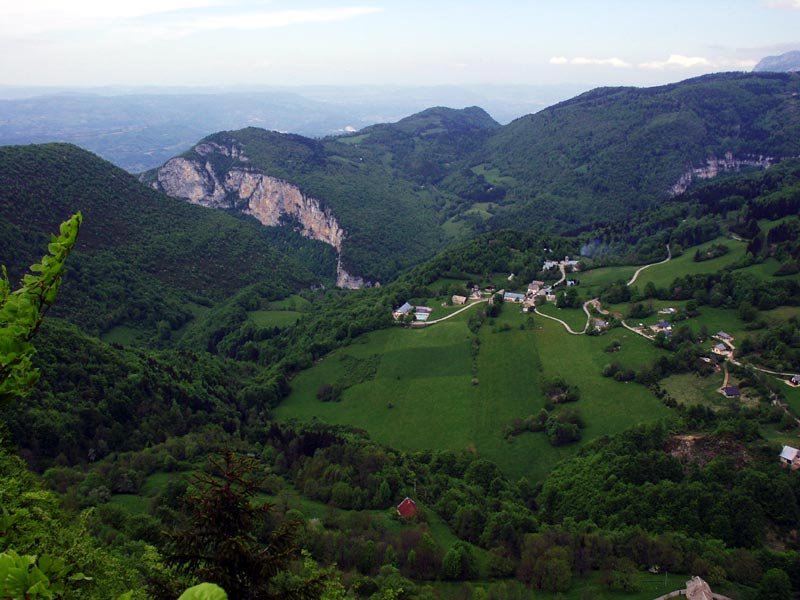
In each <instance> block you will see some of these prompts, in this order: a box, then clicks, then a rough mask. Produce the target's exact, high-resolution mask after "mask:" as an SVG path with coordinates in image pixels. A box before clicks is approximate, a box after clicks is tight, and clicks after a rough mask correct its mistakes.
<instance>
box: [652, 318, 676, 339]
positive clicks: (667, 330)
mask: <svg viewBox="0 0 800 600" xmlns="http://www.w3.org/2000/svg"><path fill="white" fill-rule="evenodd" d="M650 330H651V331H652V332H653V333H663V334H664V335H666V336H667V337H669V336H671V335H672V323H670V322H669V321H664V320H663V319H662V320H661V321H659V322H658V323H656V324H655V325H651V326H650Z"/></svg>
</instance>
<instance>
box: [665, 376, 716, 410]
mask: <svg viewBox="0 0 800 600" xmlns="http://www.w3.org/2000/svg"><path fill="white" fill-rule="evenodd" d="M723 379H724V375H723V374H722V372H721V371H720V372H719V373H714V374H712V375H709V376H708V377H700V376H699V375H697V374H696V373H679V374H677V375H670V376H669V377H667V378H665V379H663V380H662V381H661V387H663V388H664V389H665V390H666V391H667V392H669V394H670V396H672V397H673V398H675V400H677V401H678V403H680V404H685V405H688V406H693V405H699V406H708V407H710V408H714V409H716V408H722V407H723V406H725V404H726V403H728V402H730V400H728V399H726V398H725V397H724V396H723V395H722V394H720V393H719V392H718V391H717V390H718V389H719V388H720V387H721V386H722V381H723Z"/></svg>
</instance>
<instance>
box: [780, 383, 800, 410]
mask: <svg viewBox="0 0 800 600" xmlns="http://www.w3.org/2000/svg"><path fill="white" fill-rule="evenodd" d="M781 391H783V395H784V396H786V403H787V404H788V405H789V410H791V411H792V412H793V413H794V415H795V416H796V417H798V418H800V387H791V386H789V385H786V387H785V388H781Z"/></svg>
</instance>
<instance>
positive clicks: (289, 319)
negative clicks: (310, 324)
mask: <svg viewBox="0 0 800 600" xmlns="http://www.w3.org/2000/svg"><path fill="white" fill-rule="evenodd" d="M302 316H303V313H301V312H297V311H296V310H253V311H250V312H249V313H247V317H248V318H249V319H250V320H251V321H252V322H253V323H255V324H256V325H257V326H259V327H290V326H292V325H294V324H295V323H297V322H298V321H299V320H300V319H301V317H302Z"/></svg>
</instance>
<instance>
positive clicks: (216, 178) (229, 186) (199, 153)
mask: <svg viewBox="0 0 800 600" xmlns="http://www.w3.org/2000/svg"><path fill="white" fill-rule="evenodd" d="M194 153H195V155H196V156H192V157H189V158H186V157H176V158H173V159H171V160H169V161H167V162H166V164H164V166H163V167H161V168H160V169H158V171H157V172H156V176H155V180H154V181H153V183H152V186H153V187H154V188H156V189H158V190H161V191H163V192H165V193H166V194H168V195H170V196H173V197H176V198H185V199H187V200H188V201H189V202H192V203H194V204H199V205H202V206H207V207H210V208H220V209H228V210H238V211H240V212H243V213H245V214H248V215H251V216H253V217H255V218H256V219H257V220H258V221H260V222H261V223H263V224H264V225H271V226H280V225H290V226H292V227H295V228H296V229H297V230H298V231H299V232H300V233H301V234H302V235H304V236H306V237H309V238H312V239H315V240H320V241H322V242H325V243H326V244H329V245H331V246H333V247H334V248H335V249H336V251H337V253H338V254H339V260H338V263H337V273H336V275H337V277H336V279H337V281H336V285H337V286H339V287H343V288H360V287H364V286H369V285H371V283H370V282H367V281H365V280H364V279H363V278H361V277H358V276H355V275H351V274H350V273H348V272H347V271H346V270H345V269H344V267H343V266H342V260H341V252H342V245H343V243H344V240H345V237H346V232H345V230H344V228H343V227H342V226H341V225H340V223H339V222H338V221H337V219H336V217H335V216H334V214H333V212H332V211H331V210H330V209H329V208H328V207H326V206H324V204H323V203H322V202H321V201H320V200H318V199H316V198H312V197H311V196H307V195H306V194H304V193H303V192H302V191H301V190H300V189H299V188H298V187H297V186H296V185H293V184H291V183H289V182H287V181H283V180H281V179H277V178H275V177H272V176H270V175H267V174H265V173H262V172H261V171H259V170H258V169H255V168H252V167H250V166H249V165H247V163H248V162H249V161H248V159H247V157H246V156H244V154H243V152H242V150H241V148H240V147H238V146H237V145H236V144H232V145H230V146H222V145H220V144H215V143H211V142H204V143H202V144H199V145H198V146H196V147H195V149H194ZM213 154H221V155H223V156H225V157H230V158H234V159H236V160H235V161H234V162H233V166H231V167H229V168H228V169H227V170H226V171H224V172H222V173H220V172H218V171H217V170H216V169H215V167H214V164H213V162H212V160H210V158H211V157H210V155H213Z"/></svg>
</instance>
